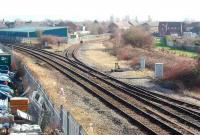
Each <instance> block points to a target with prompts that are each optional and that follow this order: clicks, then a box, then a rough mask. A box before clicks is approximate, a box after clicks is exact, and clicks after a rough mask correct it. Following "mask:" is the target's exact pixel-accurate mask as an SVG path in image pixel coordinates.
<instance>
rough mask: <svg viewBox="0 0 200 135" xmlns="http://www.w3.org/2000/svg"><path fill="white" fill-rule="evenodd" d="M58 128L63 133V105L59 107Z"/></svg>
mask: <svg viewBox="0 0 200 135" xmlns="http://www.w3.org/2000/svg"><path fill="white" fill-rule="evenodd" d="M60 128H61V130H62V131H63V105H61V106H60Z"/></svg>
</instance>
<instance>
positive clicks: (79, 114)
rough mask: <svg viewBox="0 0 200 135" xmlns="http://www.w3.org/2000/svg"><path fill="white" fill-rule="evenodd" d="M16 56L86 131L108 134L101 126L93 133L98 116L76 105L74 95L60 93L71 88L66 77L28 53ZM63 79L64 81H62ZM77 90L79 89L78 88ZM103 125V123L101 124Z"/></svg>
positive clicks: (56, 103)
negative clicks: (91, 125) (43, 64)
mask: <svg viewBox="0 0 200 135" xmlns="http://www.w3.org/2000/svg"><path fill="white" fill-rule="evenodd" d="M14 55H15V57H16V58H18V59H21V60H22V62H23V63H24V64H26V65H27V66H28V67H29V69H30V70H31V73H32V74H33V76H34V77H35V78H37V79H38V80H39V81H40V83H41V85H42V86H43V87H44V88H45V90H46V92H47V93H48V95H49V96H50V97H51V99H52V101H53V102H54V104H55V106H56V107H58V108H59V106H60V105H64V107H65V108H67V110H68V111H69V112H70V113H71V114H72V115H73V116H74V118H75V119H76V120H77V121H78V122H79V123H80V124H81V125H82V126H83V127H84V129H85V130H86V132H87V133H88V134H90V135H103V134H108V133H107V132H108V131H107V129H105V130H103V131H102V130H101V131H98V130H99V128H100V127H94V131H93V133H91V130H90V123H95V122H96V121H97V118H95V117H94V116H93V115H91V114H89V113H88V112H87V111H86V110H84V108H80V107H78V106H75V105H74V104H73V103H72V102H71V101H70V100H71V98H73V96H72V95H71V96H70V95H69V97H67V98H65V97H63V96H61V95H60V88H61V87H62V88H64V90H68V89H70V88H69V87H68V85H66V82H63V80H64V77H63V76H58V75H59V73H57V72H56V71H54V70H53V69H47V68H46V67H42V66H41V65H38V64H37V63H38V61H36V60H34V59H32V58H30V57H27V55H26V56H25V55H23V54H21V53H17V52H15V53H14ZM61 80H62V81H61ZM76 90H77V89H76ZM101 126H102V127H103V125H101Z"/></svg>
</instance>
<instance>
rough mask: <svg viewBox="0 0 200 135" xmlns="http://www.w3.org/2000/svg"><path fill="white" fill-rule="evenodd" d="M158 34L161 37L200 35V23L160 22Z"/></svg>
mask: <svg viewBox="0 0 200 135" xmlns="http://www.w3.org/2000/svg"><path fill="white" fill-rule="evenodd" d="M158 32H159V35H160V36H165V35H178V36H183V35H184V34H187V33H195V34H197V35H199V34H200V22H159V25H158Z"/></svg>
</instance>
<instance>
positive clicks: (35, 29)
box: [0, 27, 66, 32]
mask: <svg viewBox="0 0 200 135" xmlns="http://www.w3.org/2000/svg"><path fill="white" fill-rule="evenodd" d="M60 28H66V27H16V28H6V29H0V31H7V32H35V31H37V30H53V29H60Z"/></svg>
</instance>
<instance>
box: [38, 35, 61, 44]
mask: <svg viewBox="0 0 200 135" xmlns="http://www.w3.org/2000/svg"><path fill="white" fill-rule="evenodd" d="M39 40H40V42H41V43H43V44H44V43H45V42H47V43H49V44H57V43H61V42H62V41H63V39H62V38H60V37H56V36H41V38H40V39H39Z"/></svg>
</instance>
